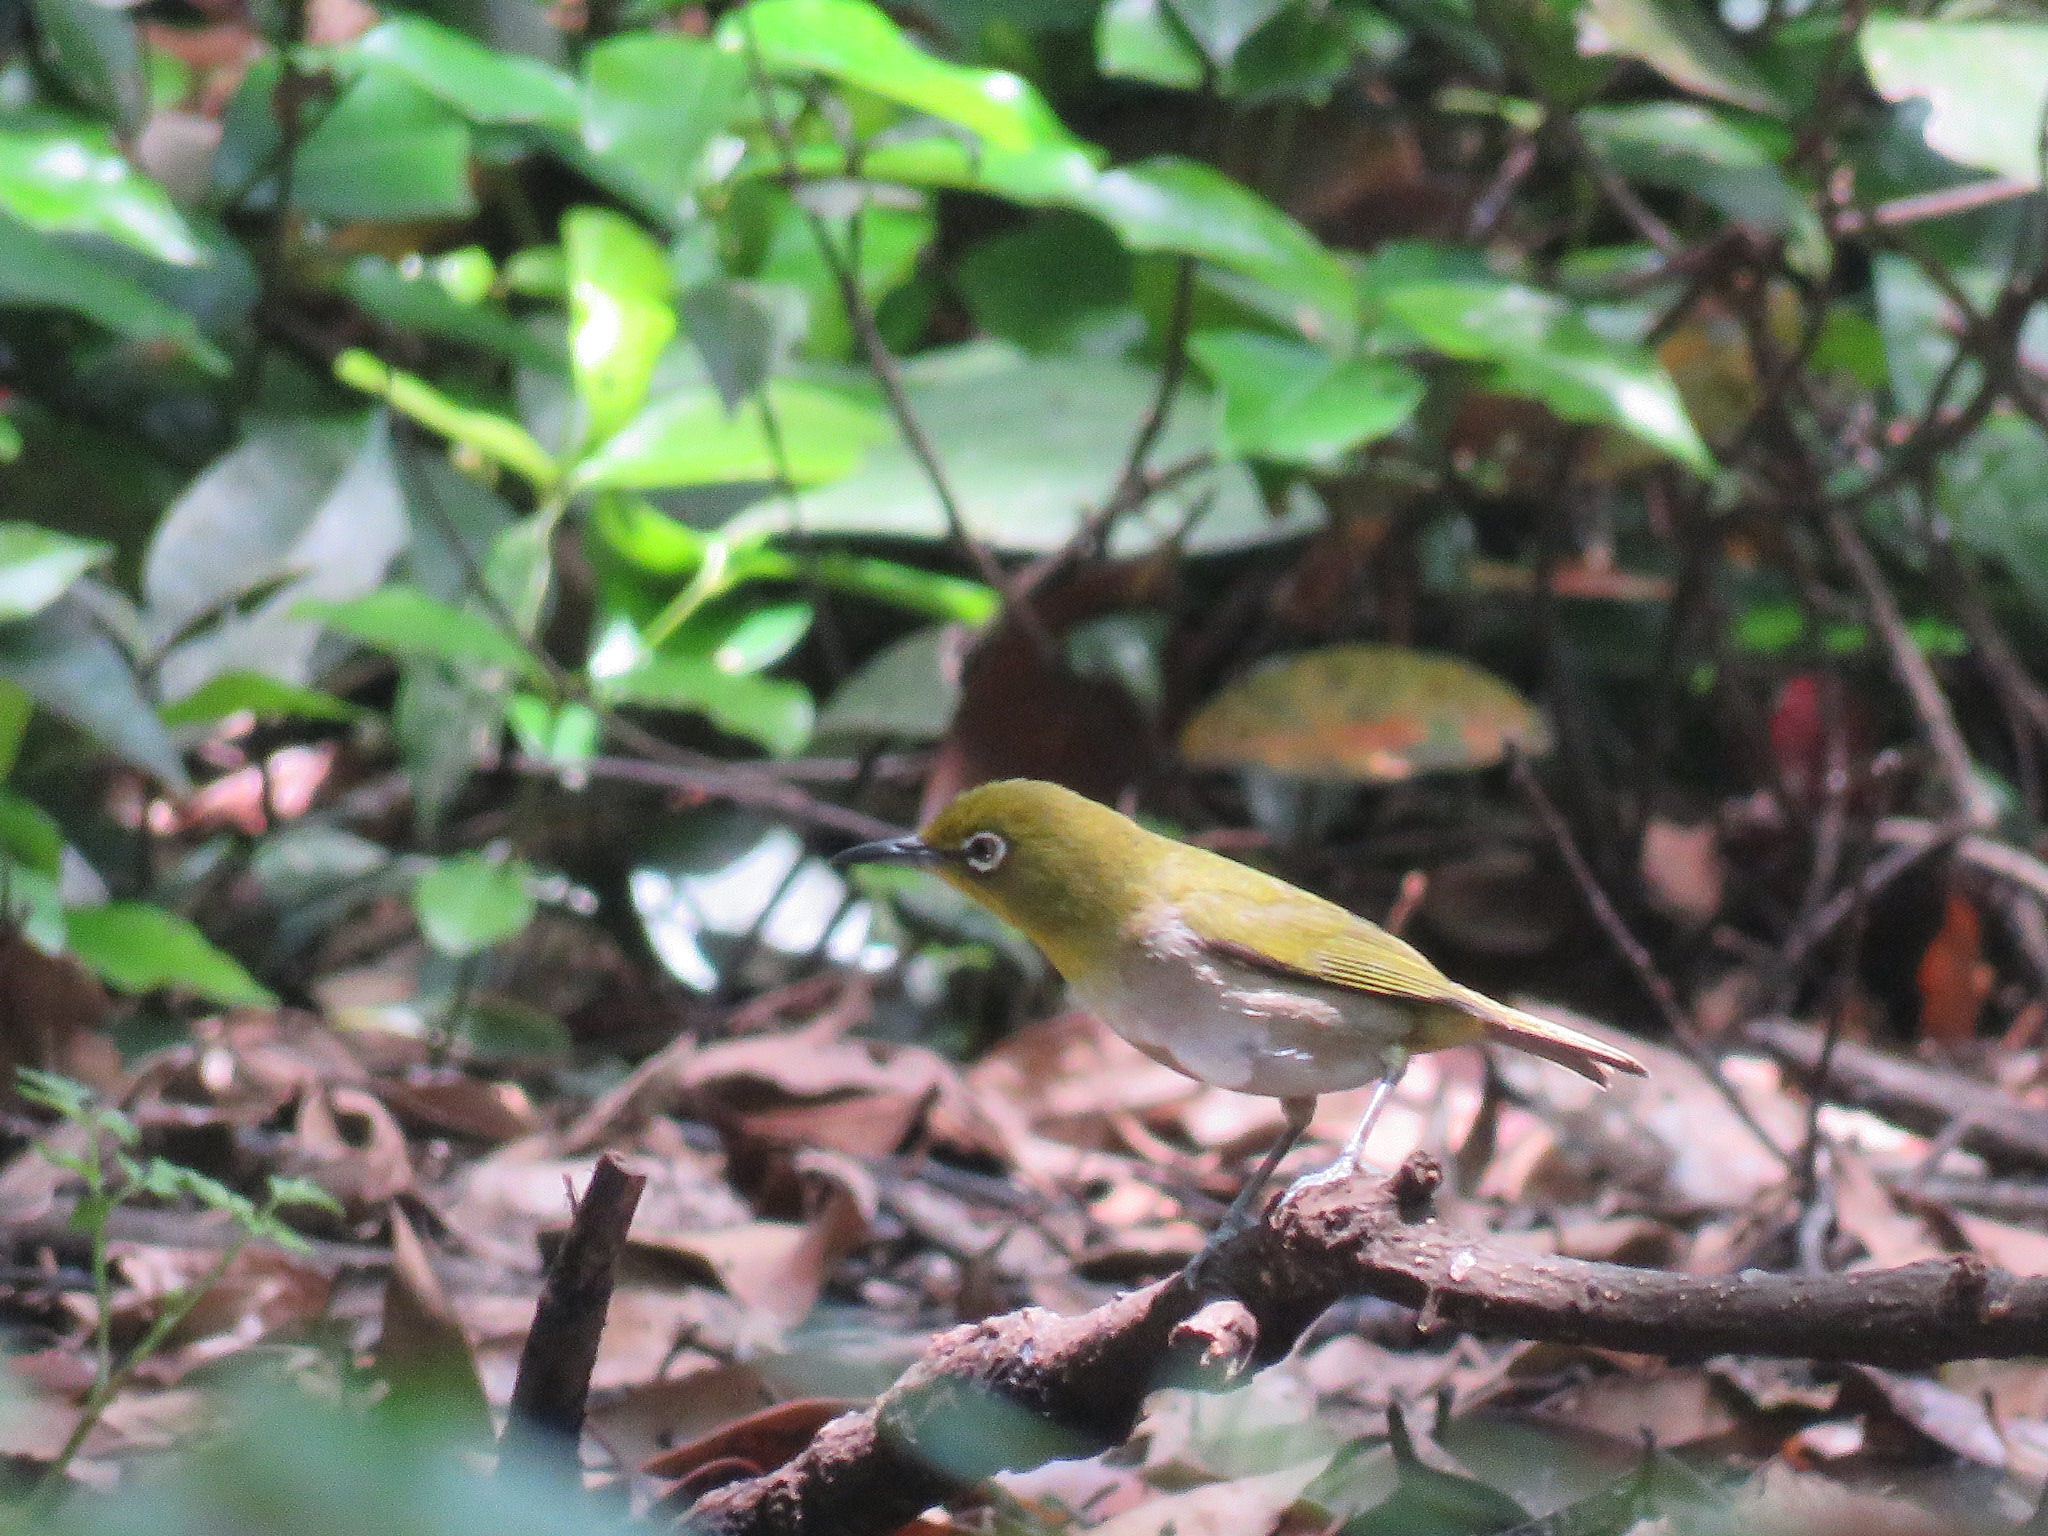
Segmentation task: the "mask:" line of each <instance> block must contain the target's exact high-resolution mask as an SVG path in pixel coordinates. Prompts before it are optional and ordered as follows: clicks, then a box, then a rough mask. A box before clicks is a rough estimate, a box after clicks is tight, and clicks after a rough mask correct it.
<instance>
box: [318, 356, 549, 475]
mask: <svg viewBox="0 0 2048 1536" xmlns="http://www.w3.org/2000/svg"><path fill="white" fill-rule="evenodd" d="M334 376H335V377H336V378H338V379H340V380H341V382H342V383H344V384H348V385H351V386H353V387H354V388H356V389H360V390H361V391H363V393H364V394H367V395H375V396H376V397H377V398H378V399H380V400H388V401H389V402H390V403H391V405H392V408H393V409H395V410H398V411H402V412H404V413H405V414H406V415H407V416H410V417H411V418H412V419H413V420H414V421H417V422H418V423H419V424H420V425H421V426H423V427H428V428H430V429H432V430H433V431H435V432H438V433H440V434H441V435H442V436H443V437H445V438H448V439H450V440H451V441H453V442H457V443H460V444H462V445H463V446H464V447H466V448H473V449H475V450H476V451H477V452H478V453H480V454H482V455H484V457H486V458H488V459H492V460H494V461H496V462H497V463H499V464H502V465H504V466H505V467H506V468H507V469H510V470H513V471H515V472H516V473H518V474H521V475H524V476H525V477H526V478H527V479H528V480H529V481H531V482H532V483H533V484H534V485H536V486H539V487H541V488H546V487H547V486H549V485H552V484H553V483H554V480H555V461H554V459H553V458H552V457H551V456H550V455H549V453H548V451H547V450H546V449H545V448H543V447H541V445H540V444H539V443H537V442H535V441H534V440H533V437H532V435H531V434H530V433H528V432H527V430H526V428H524V427H522V426H520V425H519V423H518V422H516V421H510V420H507V419H506V418H505V417H503V416H500V415H498V414H497V413H496V412H494V411H480V410H477V409H475V408H473V407H471V406H466V405H461V404H458V403H457V402H456V401H453V400H451V399H449V398H448V397H447V396H446V395H444V394H442V393H441V391H439V390H438V389H436V388H434V386H433V385H431V384H429V383H427V382H426V380H424V379H421V378H416V377H415V376H414V375H412V374H409V373H400V372H398V371H397V370H396V369H394V368H390V367H387V366H386V365H385V364H384V363H383V362H382V361H380V360H379V359H378V358H376V357H374V356H372V355H371V354H370V353H368V352H363V351H358V350H354V349H351V350H350V351H347V352H344V353H342V354H341V356H339V357H337V358H336V359H335V360H334Z"/></svg>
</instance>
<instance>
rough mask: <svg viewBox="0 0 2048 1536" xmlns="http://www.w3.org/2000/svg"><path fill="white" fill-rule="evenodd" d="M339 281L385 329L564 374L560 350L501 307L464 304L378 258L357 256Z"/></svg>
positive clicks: (423, 276)
mask: <svg viewBox="0 0 2048 1536" xmlns="http://www.w3.org/2000/svg"><path fill="white" fill-rule="evenodd" d="M342 282H343V286H344V287H345V288H346V289H347V290H348V296H349V297H350V298H352V299H354V300H355V301H356V303H358V304H360V305H361V306H362V307H363V308H364V309H366V310H368V311H369V312H370V313H371V314H373V315H375V316H376V317H377V318H378V319H379V320H382V321H383V322H384V323H385V324H387V325H395V326H398V327H400V328H401V329H404V330H408V331H418V332H420V333H421V334H422V335H426V336H439V337H442V338H444V339H446V340H449V341H459V342H462V343H464V344H465V345H467V346H472V347H481V348H482V349H484V350H485V351H487V352H495V353H496V354H498V356H500V357H504V358H509V359H511V360H512V361H513V362H516V363H523V364H524V365H525V366H526V367H528V368H534V369H539V370H542V371H544V372H549V373H559V372H560V371H561V369H562V364H563V358H562V355H561V352H560V350H559V349H558V348H556V347H552V346H550V345H549V344H548V343H547V342H546V341H545V340H543V339H542V338H541V337H540V336H539V335H538V334H536V333H535V332H534V331H531V330H529V329H528V328H527V327H525V326H523V325H521V324H520V323H519V322H518V321H517V320H514V319H513V318H512V317H511V316H510V315H509V314H507V313H506V312H505V311H504V309H503V308H502V307H501V306H499V305H496V304H493V303H491V302H489V301H488V300H478V301H473V302H469V303H465V302H463V301H462V300H460V299H458V298H456V297H455V296H454V295H453V294H452V293H450V292H449V291H448V288H447V286H446V285H445V284H444V283H442V282H441V281H439V280H438V279H437V278H435V277H434V276H432V275H431V274H429V273H426V272H420V273H417V274H410V273H407V272H406V271H404V270H403V269H401V268H399V267H396V266H394V265H392V264H391V263H390V262H389V261H386V260H385V259H384V258H383V257H382V256H359V257H357V258H356V259H355V260H354V261H353V262H351V263H350V264H349V269H348V274H347V276H346V277H345V278H343V280H342Z"/></svg>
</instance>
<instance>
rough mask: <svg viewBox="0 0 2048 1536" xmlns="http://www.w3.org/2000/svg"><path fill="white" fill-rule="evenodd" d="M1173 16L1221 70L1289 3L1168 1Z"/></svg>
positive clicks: (1283, 0)
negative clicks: (1184, 26)
mask: <svg viewBox="0 0 2048 1536" xmlns="http://www.w3.org/2000/svg"><path fill="white" fill-rule="evenodd" d="M1167 4H1168V5H1170V6H1171V7H1172V8H1173V13H1174V14H1175V15H1176V16H1178V17H1179V18H1180V19H1181V21H1182V22H1183V23H1184V24H1185V25H1186V27H1187V29H1188V32H1189V34H1190V35H1191V36H1192V37H1193V38H1194V40H1195V42H1196V43H1197V44H1199V45H1200V46H1201V49H1202V52H1203V53H1205V54H1207V55H1208V57H1209V62H1210V63H1211V64H1213V65H1215V66H1216V67H1217V68H1218V69H1224V68H1227V67H1228V66H1229V64H1230V61H1231V60H1232V59H1234V58H1236V57H1237V50H1238V49H1239V48H1241V47H1243V46H1244V42H1245V39H1247V38H1249V37H1250V36H1251V35H1252V34H1253V33H1254V32H1256V31H1258V30H1259V28H1260V27H1263V26H1264V25H1265V24H1266V23H1267V22H1269V21H1271V20H1272V19H1273V18H1274V17H1275V16H1277V15H1278V14H1279V13H1280V12H1281V10H1283V9H1284V8H1285V7H1286V4H1287V0H1167Z"/></svg>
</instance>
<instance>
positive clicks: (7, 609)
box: [0, 523, 113, 622]
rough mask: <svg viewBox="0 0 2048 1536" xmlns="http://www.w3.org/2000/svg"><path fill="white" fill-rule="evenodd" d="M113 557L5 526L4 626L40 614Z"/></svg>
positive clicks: (62, 537) (66, 537) (1, 528)
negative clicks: (108, 558) (76, 582)
mask: <svg viewBox="0 0 2048 1536" xmlns="http://www.w3.org/2000/svg"><path fill="white" fill-rule="evenodd" d="M112 553H113V550H112V548H111V547H110V546H108V545H105V544H101V543H98V542H96V541H94V540H90V539H74V538H72V537H71V535H70V534H68V533H58V532H56V531H55V530H53V529H49V528H40V527H38V526H36V525H35V524H34V523H0V622H4V621H6V620H9V619H26V618H29V617H31V616H32V615H34V614H38V613H41V612H42V611H43V610H44V609H45V608H47V607H49V606H50V604H52V603H54V602H55V601H57V599H58V598H60V597H62V596H63V595H64V594H65V593H66V592H68V591H69V590H70V589H71V584H72V583H73V582H74V581H76V580H78V578H79V577H81V576H83V575H84V574H85V573H86V572H87V571H89V570H91V569H92V568H93V567H94V566H96V565H98V564H99V563H100V562H101V561H102V560H104V559H106V558H107V556H108V555H110V554H112Z"/></svg>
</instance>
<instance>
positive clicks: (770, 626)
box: [711, 603, 817, 677]
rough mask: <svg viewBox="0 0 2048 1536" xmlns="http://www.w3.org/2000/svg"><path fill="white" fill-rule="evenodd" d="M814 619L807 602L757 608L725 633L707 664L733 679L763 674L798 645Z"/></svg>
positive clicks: (809, 630)
mask: <svg viewBox="0 0 2048 1536" xmlns="http://www.w3.org/2000/svg"><path fill="white" fill-rule="evenodd" d="M816 616H817V615H816V612H815V611H814V610H813V609H812V607H811V605H810V604H809V603H771V604H770V605H769V606H767V607H765V608H757V609H755V610H754V611H753V612H752V613H749V614H747V615H746V616H745V617H744V618H742V619H741V620H740V621H739V623H737V624H735V625H733V626H732V628H731V629H730V630H728V631H727V632H726V635H725V638H724V639H723V640H721V641H719V642H718V648H717V649H716V650H714V651H713V652H712V653H711V664H712V665H713V666H715V667H717V668H718V670H719V671H721V672H729V673H731V674H732V675H733V676H735V677H742V676H751V675H752V674H754V673H756V672H765V671H767V669H768V668H770V667H772V666H774V665H775V663H777V662H778V661H780V660H782V658H783V657H785V656H787V655H788V654H789V653H790V652H791V651H793V650H795V649H796V648H797V646H798V645H799V644H801V643H802V641H803V638H804V636H805V635H807V634H809V633H810V632H811V621H812V620H813V619H814V618H815V617H816Z"/></svg>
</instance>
